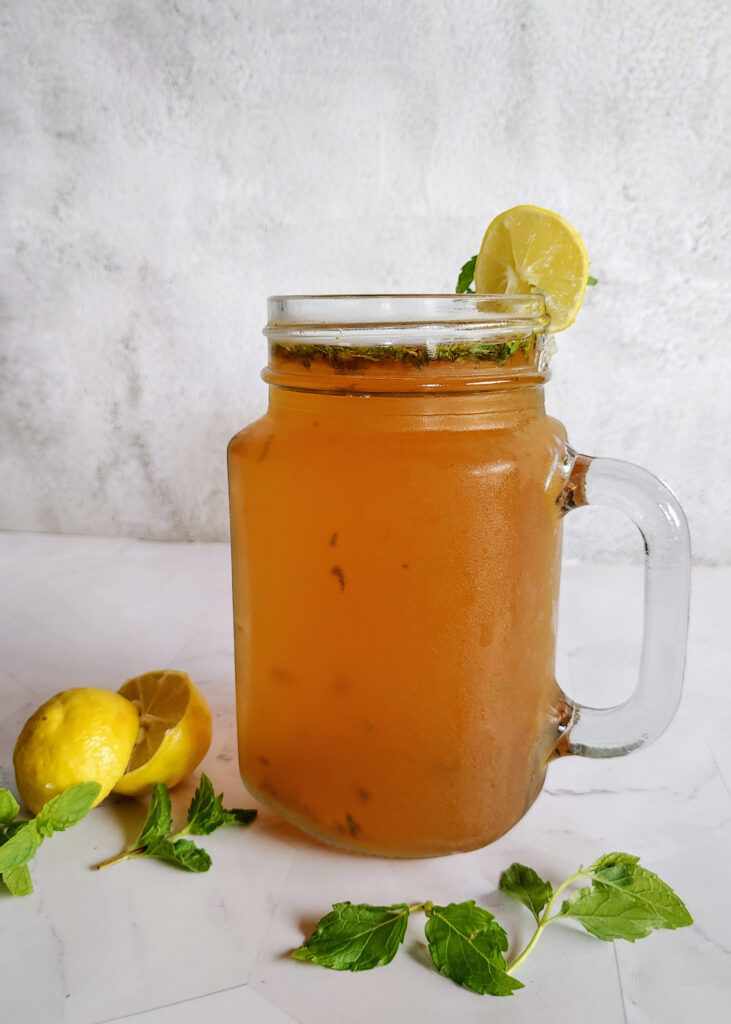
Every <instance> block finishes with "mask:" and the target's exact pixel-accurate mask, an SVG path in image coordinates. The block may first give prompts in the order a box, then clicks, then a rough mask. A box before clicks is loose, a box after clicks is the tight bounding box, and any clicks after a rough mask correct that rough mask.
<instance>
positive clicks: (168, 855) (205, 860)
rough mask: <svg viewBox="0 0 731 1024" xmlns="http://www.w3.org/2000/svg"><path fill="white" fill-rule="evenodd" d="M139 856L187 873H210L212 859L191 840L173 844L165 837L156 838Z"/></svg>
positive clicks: (178, 841) (177, 841) (182, 840)
mask: <svg viewBox="0 0 731 1024" xmlns="http://www.w3.org/2000/svg"><path fill="white" fill-rule="evenodd" d="M138 856H140V857H155V858H156V859H157V860H164V861H166V862H167V863H168V864H176V865H177V866H178V867H180V868H185V870H186V871H198V872H200V871H208V869H209V868H210V866H211V858H210V857H209V856H208V854H207V853H206V851H205V850H202V849H201V848H200V846H196V845H195V843H194V842H193V841H192V840H190V839H178V840H176V841H175V842H172V841H171V840H170V839H167V838H165V837H162V836H155V837H153V838H152V839H151V840H150V842H149V843H148V844H147V846H146V848H145V850H144V851H142V852H141V853H140V854H138Z"/></svg>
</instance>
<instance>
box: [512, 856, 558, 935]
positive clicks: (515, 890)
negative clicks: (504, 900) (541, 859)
mask: <svg viewBox="0 0 731 1024" xmlns="http://www.w3.org/2000/svg"><path fill="white" fill-rule="evenodd" d="M500 889H501V891H502V892H506V893H508V894H509V895H510V896H515V898H516V899H518V900H520V902H521V903H523V904H524V905H525V906H526V907H527V908H528V910H530V912H531V913H532V914H533V917H535V919H536V921H537V920H538V915H539V914H540V912H541V911H542V910H543V908H544V907H545V905H546V904H547V903H548V901H549V900H550V898H551V896H552V895H553V886H552V885H551V883H550V882H544V881H543V879H542V878H541V877H540V875H537V874H536V872H535V871H534V870H533V868H527V867H526V866H525V864H518V863H515V864H511V865H510V867H509V868H508V869H507V870H506V871H503V873H502V875H501V876H500Z"/></svg>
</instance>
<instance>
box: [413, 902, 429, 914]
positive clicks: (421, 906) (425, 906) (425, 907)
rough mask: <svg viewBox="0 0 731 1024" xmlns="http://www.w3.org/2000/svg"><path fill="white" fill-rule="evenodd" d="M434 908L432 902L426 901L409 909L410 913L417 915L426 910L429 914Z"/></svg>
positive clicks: (414, 904)
mask: <svg viewBox="0 0 731 1024" xmlns="http://www.w3.org/2000/svg"><path fill="white" fill-rule="evenodd" d="M433 906H434V904H433V903H432V901H431V900H425V901H424V902H423V903H412V904H411V905H410V907H409V913H410V914H416V913H418V912H419V911H420V910H424V911H426V913H427V914H428V913H429V911H430V910H431V908H432V907H433Z"/></svg>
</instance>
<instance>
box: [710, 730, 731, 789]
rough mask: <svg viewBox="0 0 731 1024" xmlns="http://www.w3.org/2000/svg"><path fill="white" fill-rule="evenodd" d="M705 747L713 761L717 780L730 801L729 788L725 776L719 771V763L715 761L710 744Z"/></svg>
mask: <svg viewBox="0 0 731 1024" xmlns="http://www.w3.org/2000/svg"><path fill="white" fill-rule="evenodd" d="M706 747H707V749H708V753H709V754H710V755H711V760H712V761H713V766H714V768H715V769H716V771H717V772H718V776H719V778H720V779H721V783H722V785H723V788H724V789H725V790H726V793H727V794H728V797H729V799H730V800H731V788H730V787H729V784H728V782H727V781H726V776H725V775H724V774H723V772H722V771H721V766H720V765H719V763H718V761H717V759H716V755H715V753H714V751H713V747H712V746H711V745H710V743H707V744H706Z"/></svg>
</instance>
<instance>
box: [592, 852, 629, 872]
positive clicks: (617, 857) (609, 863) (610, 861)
mask: <svg viewBox="0 0 731 1024" xmlns="http://www.w3.org/2000/svg"><path fill="white" fill-rule="evenodd" d="M639 859H640V858H639V857H635V856H634V854H632V853H605V854H604V856H603V857H600V858H599V860H595V861H594V863H593V864H592V865H591V867H588V868H587V869H586V870H587V871H600V870H601V869H602V868H610V867H614V865H615V864H629V865H633V864H637V863H638V861H639Z"/></svg>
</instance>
